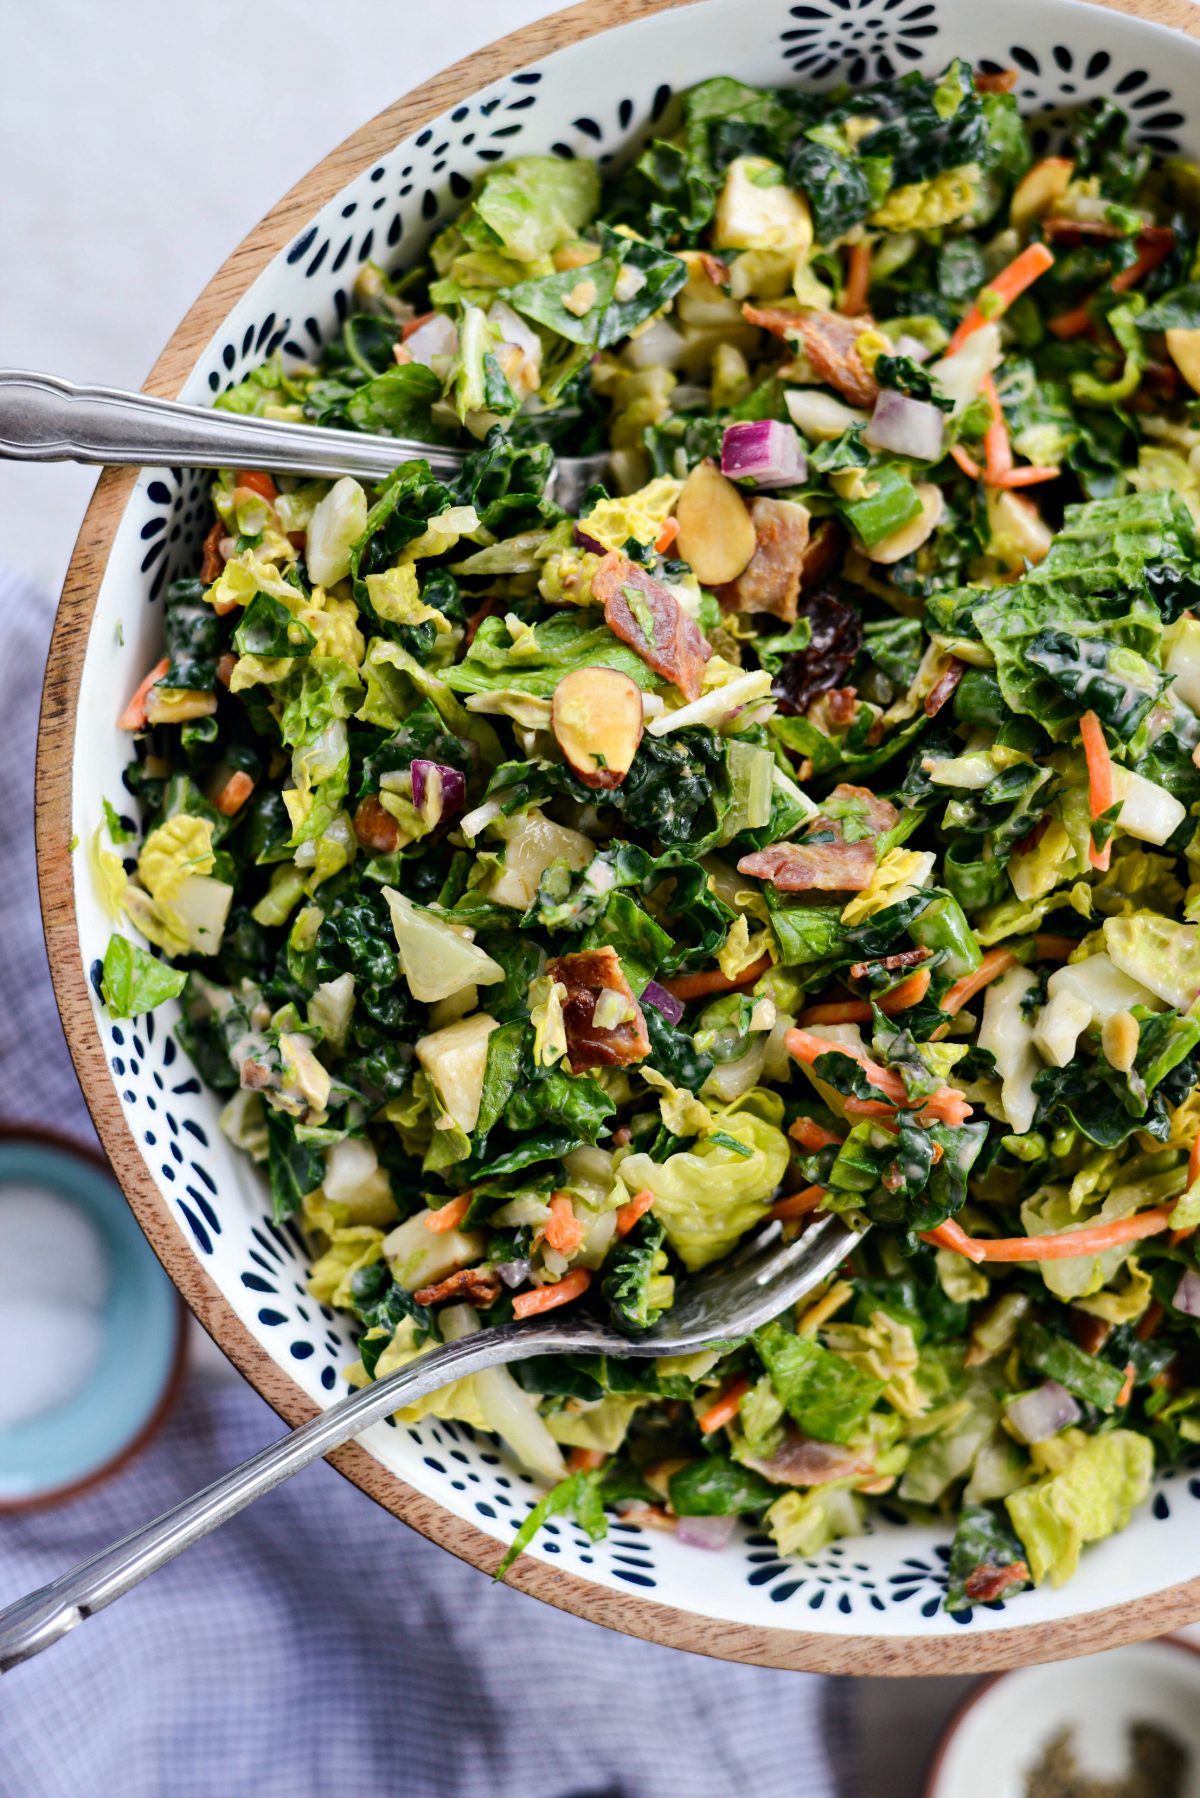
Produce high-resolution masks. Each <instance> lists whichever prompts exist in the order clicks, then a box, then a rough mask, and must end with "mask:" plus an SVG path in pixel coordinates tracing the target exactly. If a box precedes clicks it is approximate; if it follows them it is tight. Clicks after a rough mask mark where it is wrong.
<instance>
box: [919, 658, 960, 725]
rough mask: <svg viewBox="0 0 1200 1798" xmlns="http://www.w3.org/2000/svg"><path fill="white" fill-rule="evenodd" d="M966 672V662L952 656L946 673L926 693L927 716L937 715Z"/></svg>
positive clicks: (933, 716) (934, 716)
mask: <svg viewBox="0 0 1200 1798" xmlns="http://www.w3.org/2000/svg"><path fill="white" fill-rule="evenodd" d="M966 672H967V665H966V663H965V662H960V661H959V659H958V657H957V656H951V657H950V661H949V664H948V666H947V668H946V671H945V673H944V674H943V675H942V676H941V678H940V680H938V681H937V683H936V685H935V686H934V687H933V688H932V689H931V690H930V691H929V692H928V693H927V694H926V695H925V716H926V717H927V718H936V717H937V715H938V713H939V712H940V711H941V709H942V707H943V706H944V705H945V703H946V701H947V700H948V699H949V698H950V695H951V694H952V693H953V692H954V689H955V687H957V685H958V683H959V681H960V680H961V679H962V677H963V675H964V674H965V673H966Z"/></svg>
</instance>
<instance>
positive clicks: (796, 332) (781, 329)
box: [742, 300, 800, 343]
mask: <svg viewBox="0 0 1200 1798" xmlns="http://www.w3.org/2000/svg"><path fill="white" fill-rule="evenodd" d="M742 317H743V318H744V319H745V320H746V323H747V324H748V325H757V326H758V328H759V329H760V330H761V331H769V332H770V333H771V336H772V337H782V338H783V339H784V341H785V343H797V342H799V339H800V309H799V307H798V306H755V305H754V304H753V303H752V301H750V300H745V301H744V302H743V304H742Z"/></svg>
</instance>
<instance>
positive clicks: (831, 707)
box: [823, 687, 858, 730]
mask: <svg viewBox="0 0 1200 1798" xmlns="http://www.w3.org/2000/svg"><path fill="white" fill-rule="evenodd" d="M823 697H824V700H825V712H826V716H827V717H828V719H829V722H830V724H832V725H833V727H834V729H835V730H849V728H850V726H851V725H852V724H853V723H854V720H855V719H856V718H857V717H858V688H857V687H828V688H826V691H825V693H824V695H823Z"/></svg>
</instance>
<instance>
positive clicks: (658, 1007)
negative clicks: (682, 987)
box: [642, 980, 683, 1024]
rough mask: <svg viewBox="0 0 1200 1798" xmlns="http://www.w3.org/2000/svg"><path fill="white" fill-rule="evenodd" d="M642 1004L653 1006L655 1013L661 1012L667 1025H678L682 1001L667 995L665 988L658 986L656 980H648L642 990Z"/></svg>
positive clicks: (672, 994)
mask: <svg viewBox="0 0 1200 1798" xmlns="http://www.w3.org/2000/svg"><path fill="white" fill-rule="evenodd" d="M642 1004H643V1005H653V1007H654V1009H655V1011H661V1012H662V1015H663V1017H664V1018H666V1020H667V1023H668V1024H678V1022H679V1020H680V1018H681V1017H682V1016H683V1000H682V999H677V998H676V997H675V995H674V993H669V992H668V991H667V989H666V987H665V986H659V984H658V981H657V980H649V981H647V983H646V985H645V986H644V987H643V988H642Z"/></svg>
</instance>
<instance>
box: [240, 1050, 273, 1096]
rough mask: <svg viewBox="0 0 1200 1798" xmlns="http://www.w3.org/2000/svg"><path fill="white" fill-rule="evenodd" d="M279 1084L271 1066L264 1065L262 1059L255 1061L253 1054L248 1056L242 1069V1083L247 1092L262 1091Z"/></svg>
mask: <svg viewBox="0 0 1200 1798" xmlns="http://www.w3.org/2000/svg"><path fill="white" fill-rule="evenodd" d="M277 1084H278V1082H277V1081H276V1079H275V1076H274V1074H273V1073H272V1072H271V1070H270V1068H268V1067H264V1066H263V1064H262V1062H261V1061H255V1060H254V1058H253V1056H247V1057H246V1060H245V1061H244V1062H243V1063H242V1071H241V1085H242V1088H243V1090H244V1091H245V1092H248V1093H262V1092H266V1091H267V1089H268V1087H271V1086H275V1085H277Z"/></svg>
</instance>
